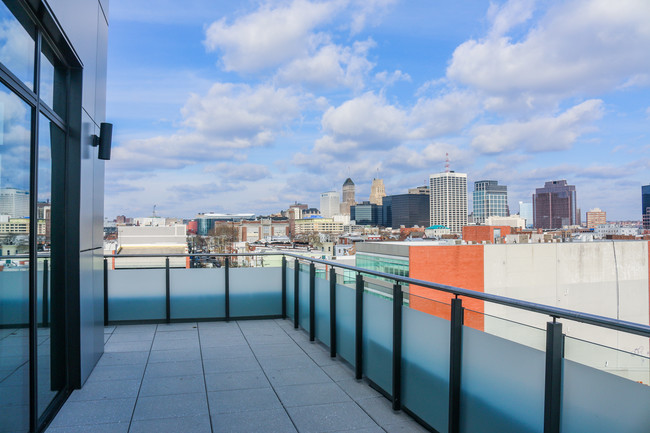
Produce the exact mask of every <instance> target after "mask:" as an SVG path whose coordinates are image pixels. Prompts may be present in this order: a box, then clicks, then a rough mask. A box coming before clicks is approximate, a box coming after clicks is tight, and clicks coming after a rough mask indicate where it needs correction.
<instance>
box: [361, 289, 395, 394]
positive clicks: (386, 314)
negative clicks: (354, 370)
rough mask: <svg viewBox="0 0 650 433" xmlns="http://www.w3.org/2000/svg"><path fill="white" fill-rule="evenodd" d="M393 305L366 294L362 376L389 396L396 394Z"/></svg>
mask: <svg viewBox="0 0 650 433" xmlns="http://www.w3.org/2000/svg"><path fill="white" fill-rule="evenodd" d="M392 318H393V301H392V300H388V299H386V298H385V297H382V296H378V295H376V294H373V293H369V292H364V293H363V373H364V374H365V375H366V376H367V377H368V379H370V380H372V381H373V382H375V383H376V384H377V385H379V386H380V387H381V388H382V389H383V390H384V391H386V392H387V393H389V394H392V392H393V385H392V366H393V356H392V353H393V320H392Z"/></svg>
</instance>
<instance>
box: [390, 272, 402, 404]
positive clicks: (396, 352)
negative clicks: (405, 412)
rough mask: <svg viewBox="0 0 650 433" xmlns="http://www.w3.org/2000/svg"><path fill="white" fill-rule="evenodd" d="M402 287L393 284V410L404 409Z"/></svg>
mask: <svg viewBox="0 0 650 433" xmlns="http://www.w3.org/2000/svg"><path fill="white" fill-rule="evenodd" d="M403 296H404V295H403V294H402V287H401V286H400V285H399V284H393V410H400V409H402V303H403Z"/></svg>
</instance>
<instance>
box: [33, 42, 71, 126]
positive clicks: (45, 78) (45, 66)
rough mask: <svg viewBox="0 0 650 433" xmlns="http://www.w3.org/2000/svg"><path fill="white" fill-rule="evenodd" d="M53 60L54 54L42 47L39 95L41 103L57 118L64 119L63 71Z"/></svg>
mask: <svg viewBox="0 0 650 433" xmlns="http://www.w3.org/2000/svg"><path fill="white" fill-rule="evenodd" d="M54 59H55V56H54V53H52V51H51V50H50V49H49V48H48V47H47V46H44V48H43V53H41V76H40V78H41V87H40V90H39V94H40V97H41V100H42V101H43V102H45V103H46V104H47V105H48V106H49V107H50V108H52V109H53V110H54V111H55V112H56V113H57V114H58V115H59V116H61V117H63V118H65V108H66V91H65V90H66V88H65V84H66V82H65V81H66V77H65V69H64V68H62V67H61V66H60V65H59V64H58V62H57V61H55V60H54Z"/></svg>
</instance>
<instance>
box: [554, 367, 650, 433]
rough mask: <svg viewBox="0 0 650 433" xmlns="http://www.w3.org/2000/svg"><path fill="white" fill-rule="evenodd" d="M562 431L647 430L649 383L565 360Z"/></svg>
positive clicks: (644, 432)
mask: <svg viewBox="0 0 650 433" xmlns="http://www.w3.org/2000/svg"><path fill="white" fill-rule="evenodd" d="M563 369H564V374H563V394H562V417H561V431H563V432H589V433H600V432H602V433H610V432H626V433H647V432H648V431H649V430H650V410H649V409H650V386H647V385H644V384H640V383H635V382H632V381H630V380H627V379H624V378H622V377H618V376H615V375H613V374H609V373H606V372H604V371H600V370H597V369H595V368H591V367H587V366H586V365H582V364H578V363H576V362H573V361H569V360H567V359H565V360H563Z"/></svg>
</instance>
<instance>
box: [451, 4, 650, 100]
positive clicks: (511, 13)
mask: <svg viewBox="0 0 650 433" xmlns="http://www.w3.org/2000/svg"><path fill="white" fill-rule="evenodd" d="M531 9H532V6H531V4H530V3H529V2H510V3H508V4H507V5H505V6H504V7H502V8H501V9H498V10H497V11H496V12H495V16H494V17H493V19H492V22H493V27H492V30H491V32H490V35H489V36H488V37H486V38H485V39H481V40H475V39H472V40H469V41H467V42H465V43H463V44H461V45H460V46H459V47H457V48H456V50H455V52H454V54H453V57H452V59H451V62H450V65H449V67H448V69H447V77H448V78H449V79H451V80H454V81H456V82H460V83H463V84H466V85H469V86H472V87H474V88H475V89H478V90H481V91H484V92H486V93H487V94H488V95H492V96H502V97H517V98H519V97H520V96H521V95H522V94H523V95H524V99H523V101H526V100H527V101H528V105H529V106H533V107H534V106H535V99H536V98H539V97H543V96H546V97H548V96H549V95H555V96H557V97H564V96H568V95H576V94H578V95H580V94H592V93H594V92H598V91H603V90H609V89H613V88H616V87H617V86H619V85H621V84H623V83H625V82H627V81H628V80H630V79H631V78H632V77H635V76H637V75H638V74H647V71H648V70H650V56H648V55H647V51H648V46H650V2H648V1H646V0H622V1H617V2H612V1H609V0H576V1H569V2H562V3H559V4H556V5H554V6H552V7H551V8H550V9H549V11H548V12H547V13H546V15H545V16H543V17H542V18H541V19H540V20H539V22H537V23H536V24H535V25H534V26H532V27H531V28H530V29H529V30H528V32H527V33H526V34H525V36H524V37H523V38H522V39H521V40H513V39H511V38H510V37H509V36H506V35H505V34H504V32H507V31H508V30H510V29H511V28H512V27H513V26H515V25H517V24H519V23H521V22H523V21H525V20H527V19H528V18H529V17H530V14H531ZM522 108H527V107H526V104H522Z"/></svg>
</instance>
